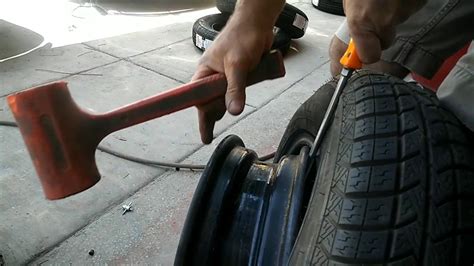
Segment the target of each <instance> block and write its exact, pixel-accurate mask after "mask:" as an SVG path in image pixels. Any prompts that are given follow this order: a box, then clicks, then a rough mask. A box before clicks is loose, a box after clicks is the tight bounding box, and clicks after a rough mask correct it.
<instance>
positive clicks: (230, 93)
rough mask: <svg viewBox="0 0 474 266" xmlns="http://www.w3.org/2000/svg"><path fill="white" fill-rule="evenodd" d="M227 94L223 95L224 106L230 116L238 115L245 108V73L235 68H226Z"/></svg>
mask: <svg viewBox="0 0 474 266" xmlns="http://www.w3.org/2000/svg"><path fill="white" fill-rule="evenodd" d="M225 75H226V78H227V93H226V95H225V105H226V107H227V111H228V112H229V113H230V114H232V115H239V114H240V113H242V111H243V110H244V106H245V85H246V80H247V71H245V70H243V69H241V68H237V67H233V66H230V67H226V68H225Z"/></svg>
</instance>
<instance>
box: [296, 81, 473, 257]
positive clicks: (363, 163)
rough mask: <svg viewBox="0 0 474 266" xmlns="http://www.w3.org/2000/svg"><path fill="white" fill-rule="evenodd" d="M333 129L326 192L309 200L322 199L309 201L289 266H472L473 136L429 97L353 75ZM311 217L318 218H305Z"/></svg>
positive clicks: (326, 157) (323, 169)
mask: <svg viewBox="0 0 474 266" xmlns="http://www.w3.org/2000/svg"><path fill="white" fill-rule="evenodd" d="M330 130H332V133H335V134H330V136H331V137H329V140H327V139H326V140H325V142H326V146H324V145H323V150H322V154H323V155H324V157H323V162H322V163H321V165H322V166H321V169H319V173H318V175H321V173H324V175H322V176H321V177H320V178H321V181H320V182H319V183H322V184H324V183H326V186H323V185H321V184H319V185H315V188H316V187H318V190H317V191H313V194H314V193H321V194H322V195H324V193H327V194H326V195H324V196H318V197H317V196H313V198H312V199H311V202H310V206H309V210H308V212H307V213H308V215H309V216H310V217H308V216H307V217H306V218H305V223H304V224H303V227H302V229H301V230H302V231H301V232H300V235H304V234H311V235H312V236H311V237H307V238H306V240H305V241H302V242H301V243H299V242H298V241H297V244H296V247H295V252H294V254H295V259H296V261H299V262H302V261H304V262H305V263H308V264H313V265H346V264H347V265H356V264H384V265H415V264H417V265H465V264H466V263H471V264H472V262H473V261H474V255H473V250H474V245H473V244H474V234H473V233H474V215H472V212H473V210H474V166H473V162H474V157H473V152H472V151H473V145H472V141H471V140H470V138H471V137H472V133H470V132H468V131H467V130H466V129H465V128H464V127H463V126H462V125H461V124H460V123H459V122H458V121H457V120H456V118H454V117H453V116H452V115H451V114H450V113H449V112H447V111H446V110H445V109H443V108H442V107H440V106H439V103H438V101H437V99H436V96H435V95H434V94H432V93H430V92H427V91H424V90H423V89H421V88H420V87H418V86H417V85H414V84H407V83H405V82H403V81H401V80H399V79H396V78H392V77H389V76H386V75H382V74H367V73H364V72H362V73H357V74H355V75H354V76H353V78H352V79H351V81H350V83H349V85H348V87H346V89H345V91H344V92H343V95H342V97H341V101H340V103H339V106H338V110H337V114H336V118H335V122H334V123H333V125H332V126H331V129H330ZM329 143H330V144H329ZM331 150H332V151H337V153H336V154H333V153H331V152H330V151H331ZM334 158H335V160H333V159H334ZM325 189H326V190H325ZM322 198H325V199H324V202H323V201H321V199H322ZM321 204H325V205H322V206H321ZM317 205H320V206H319V207H316V206H317ZM317 208H320V209H321V208H322V211H320V212H319V213H318V212H316V211H314V210H313V211H311V209H317ZM311 220H312V221H311ZM306 221H308V222H306ZM308 239H309V240H308ZM304 242H306V243H304ZM308 242H310V243H308Z"/></svg>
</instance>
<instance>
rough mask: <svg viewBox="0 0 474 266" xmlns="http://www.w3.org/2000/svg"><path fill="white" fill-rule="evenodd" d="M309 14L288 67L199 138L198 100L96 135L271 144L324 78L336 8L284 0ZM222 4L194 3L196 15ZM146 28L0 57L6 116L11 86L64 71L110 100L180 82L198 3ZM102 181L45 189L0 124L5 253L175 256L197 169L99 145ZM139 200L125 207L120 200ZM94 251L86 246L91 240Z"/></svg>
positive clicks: (44, 258)
mask: <svg viewBox="0 0 474 266" xmlns="http://www.w3.org/2000/svg"><path fill="white" fill-rule="evenodd" d="M288 2H290V3H292V2H293V3H294V5H295V6H297V7H299V8H300V9H302V10H303V11H304V12H306V14H307V15H308V17H309V19H310V23H309V27H308V30H307V33H306V35H305V36H304V37H303V38H302V39H299V40H294V41H293V44H292V46H293V48H292V51H291V52H290V53H289V54H288V55H287V56H286V58H285V66H286V69H287V74H286V77H284V78H282V79H279V80H275V81H267V82H264V83H261V84H258V85H255V86H253V87H250V88H249V89H248V90H247V94H248V97H247V98H248V102H247V106H246V109H245V111H244V113H243V114H242V115H241V116H239V117H232V116H229V115H226V116H225V118H224V119H223V121H221V122H220V123H218V124H217V128H216V131H215V136H216V139H215V141H214V142H213V143H212V144H211V145H207V146H205V145H202V144H201V143H200V141H199V136H198V124H197V114H196V110H195V109H194V108H192V109H188V110H185V111H182V112H179V113H175V114H173V115H170V116H166V117H164V118H161V119H158V120H154V121H150V122H147V123H144V124H142V125H138V126H135V127H132V128H128V129H126V130H122V131H120V132H116V133H114V134H112V135H110V136H108V137H107V138H106V139H105V140H104V141H103V142H102V143H101V145H104V146H106V147H109V148H111V149H113V150H116V151H119V152H123V153H127V154H130V155H132V156H136V157H142V158H147V159H155V160H164V161H170V162H186V163H196V164H205V163H207V160H208V158H209V156H210V155H211V153H212V151H213V149H214V148H215V146H216V145H217V144H218V143H219V141H220V140H221V139H222V138H224V137H225V136H227V135H229V134H236V135H238V136H240V137H241V138H242V139H243V140H244V142H245V144H246V146H247V147H249V148H251V149H254V150H255V151H256V152H257V153H258V154H259V155H263V154H267V153H269V152H272V151H274V150H275V149H276V148H277V146H278V142H279V140H280V137H281V135H282V134H283V131H284V129H285V126H286V124H287V123H288V121H289V119H290V118H291V116H292V114H293V112H294V111H295V110H296V109H297V108H298V106H299V105H300V104H301V103H303V102H304V101H305V100H306V99H307V98H308V97H309V96H310V95H311V94H312V93H313V92H314V91H315V90H316V89H318V88H319V87H320V85H321V84H323V83H324V82H325V81H327V80H328V79H329V64H328V55H327V47H328V44H329V40H330V37H331V35H332V34H333V32H334V31H335V29H336V28H337V26H338V25H339V23H340V22H341V21H342V19H343V18H342V17H338V16H333V15H330V14H326V13H322V12H320V11H318V10H316V9H315V8H313V7H312V5H311V3H310V1H309V0H305V1H299V2H296V1H288ZM215 12H217V11H216V9H205V10H200V11H199V12H198V13H199V16H202V15H203V14H211V13H215ZM193 14H194V15H193ZM193 14H187V13H186V12H182V13H180V14H177V15H173V16H174V18H175V19H174V20H173V21H175V22H173V23H164V24H163V26H158V27H154V28H152V29H149V30H146V31H140V32H135V33H130V34H126V35H120V36H116V37H111V38H105V39H99V40H94V41H88V42H84V43H76V44H71V45H67V46H61V47H56V48H50V46H45V47H43V48H41V49H38V50H36V51H34V52H32V53H29V54H27V55H25V56H22V57H19V58H16V59H13V60H9V61H6V62H3V63H0V73H1V74H0V120H3V121H5V120H7V121H12V120H13V118H12V116H11V113H10V111H9V109H8V106H7V104H6V99H5V98H6V96H7V95H8V94H10V93H13V92H15V91H20V90H22V89H25V88H28V87H31V86H35V85H39V84H43V83H46V82H51V81H56V80H66V81H67V82H68V84H69V88H70V91H71V93H72V95H73V98H74V99H75V100H76V101H77V103H78V104H79V105H80V106H82V107H85V108H87V109H90V110H93V111H97V112H105V111H108V110H111V109H114V108H117V107H119V106H122V105H124V104H127V103H130V102H132V101H135V100H138V99H141V98H144V97H147V96H150V95H153V94H155V93H157V92H161V91H165V90H167V89H170V88H173V87H176V86H178V85H180V84H183V83H186V82H188V81H189V80H190V78H191V76H192V75H193V71H194V69H195V67H196V65H197V61H198V59H199V57H200V56H201V52H200V51H198V50H197V49H195V48H194V46H193V44H192V41H191V28H192V23H193V21H194V20H195V19H196V18H197V17H199V16H197V15H196V13H193ZM96 161H97V165H98V167H99V170H100V172H101V173H102V179H101V181H100V182H99V183H98V184H97V185H95V186H94V187H93V188H91V189H89V190H87V191H85V192H83V193H80V194H78V195H75V196H72V197H69V198H67V199H64V200H59V201H47V200H45V198H44V196H43V192H42V190H41V187H40V184H39V181H38V179H37V177H36V174H35V172H34V169H33V166H32V163H31V161H30V158H29V156H28V154H27V152H26V150H25V146H24V144H23V141H22V139H21V137H20V134H19V131H18V130H17V129H16V128H11V127H0V221H1V222H0V254H1V255H2V257H0V265H1V264H2V260H3V261H4V262H5V263H6V264H7V265H10V264H24V263H34V264H42V263H44V264H69V263H74V264H85V263H87V264H91V263H101V264H102V263H107V264H109V263H112V264H120V263H127V264H128V263H134V264H135V263H140V264H163V265H170V264H172V262H173V260H174V255H175V251H176V247H177V244H178V241H179V235H180V231H181V228H182V226H183V222H184V219H185V217H186V212H187V209H188V206H189V203H190V201H191V198H192V195H193V192H194V189H195V187H196V184H197V182H198V179H199V177H200V173H199V172H189V171H179V172H176V171H174V170H166V169H160V168H155V167H150V166H146V165H142V164H138V163H133V162H130V161H127V160H123V159H120V158H117V157H114V156H112V155H110V154H107V153H103V152H100V151H97V153H96ZM129 202H132V203H133V207H134V210H133V212H129V213H127V214H125V215H122V210H121V206H122V205H123V204H125V203H129ZM91 249H93V250H94V251H95V254H94V256H89V255H88V252H89V250H91Z"/></svg>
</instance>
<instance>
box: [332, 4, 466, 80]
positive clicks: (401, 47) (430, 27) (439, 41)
mask: <svg viewBox="0 0 474 266" xmlns="http://www.w3.org/2000/svg"><path fill="white" fill-rule="evenodd" d="M336 35H337V36H338V38H339V39H340V40H342V41H344V42H346V43H348V40H349V33H348V30H347V24H345V22H344V23H343V24H342V25H341V27H339V29H338V31H337V32H336ZM472 39H474V0H428V1H427V3H426V5H425V6H424V7H423V8H422V9H420V10H419V11H418V12H417V13H415V14H413V15H412V16H411V17H410V18H409V19H408V20H407V21H405V22H404V23H402V24H400V25H399V26H398V27H397V34H396V37H395V41H394V43H393V44H392V46H391V47H390V48H388V49H387V50H385V51H383V53H382V60H384V61H387V62H396V63H399V64H400V65H402V66H404V67H405V68H407V69H408V70H410V71H411V72H414V73H416V74H418V75H420V76H423V77H425V78H428V79H429V78H431V77H432V76H433V75H434V74H435V73H436V71H437V70H438V68H439V67H440V66H441V64H442V63H443V62H444V60H445V59H446V58H448V57H449V56H450V55H452V54H454V53H455V52H456V51H458V50H459V49H461V48H462V47H463V46H465V45H466V44H468V43H469V42H470V41H471V40H472Z"/></svg>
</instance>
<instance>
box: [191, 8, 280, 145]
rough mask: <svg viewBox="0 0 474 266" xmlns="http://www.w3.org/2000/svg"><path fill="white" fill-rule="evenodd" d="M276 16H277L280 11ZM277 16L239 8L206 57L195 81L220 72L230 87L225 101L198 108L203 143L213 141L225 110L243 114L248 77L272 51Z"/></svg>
mask: <svg viewBox="0 0 474 266" xmlns="http://www.w3.org/2000/svg"><path fill="white" fill-rule="evenodd" d="M239 2H240V1H239ZM239 2H238V3H239ZM253 2H255V3H258V2H259V1H253ZM261 2H265V1H261ZM273 5H275V4H273ZM282 6H283V4H282ZM239 10H241V11H239ZM279 10H281V8H280V9H279ZM274 13H276V15H278V14H279V11H278V12H274ZM276 15H275V16H274V18H272V17H271V16H270V17H268V16H263V15H262V14H254V13H253V12H249V11H248V10H246V11H244V10H243V9H242V8H240V9H239V8H238V7H236V10H235V12H234V14H233V15H232V16H231V18H230V19H229V21H228V22H227V25H226V26H225V27H224V29H223V30H222V32H221V33H220V34H219V36H218V37H217V39H216V40H215V41H214V42H213V44H212V45H211V47H210V48H209V49H208V50H206V52H205V53H204V54H203V56H202V58H201V60H200V62H199V65H198V68H197V70H196V72H195V74H194V76H193V78H192V80H196V79H200V78H203V77H205V76H208V75H211V74H214V73H217V72H219V73H224V74H225V75H226V78H227V84H228V86H227V93H226V95H225V99H224V98H222V99H218V100H216V101H214V102H211V103H209V104H207V105H203V106H198V107H197V108H198V118H199V132H200V134H201V141H202V142H203V143H206V144H208V143H210V142H211V141H212V139H213V130H214V125H215V122H216V121H218V120H220V119H221V118H222V117H223V116H224V114H225V111H226V109H227V111H229V113H230V114H232V115H239V114H240V113H242V111H243V110H244V106H245V85H246V80H247V73H248V72H250V71H251V70H252V69H253V68H255V67H256V66H257V64H258V63H259V62H260V59H261V57H262V55H263V53H264V52H265V51H268V50H269V49H270V47H271V44H272V41H273V24H274V23H275V20H276Z"/></svg>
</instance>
